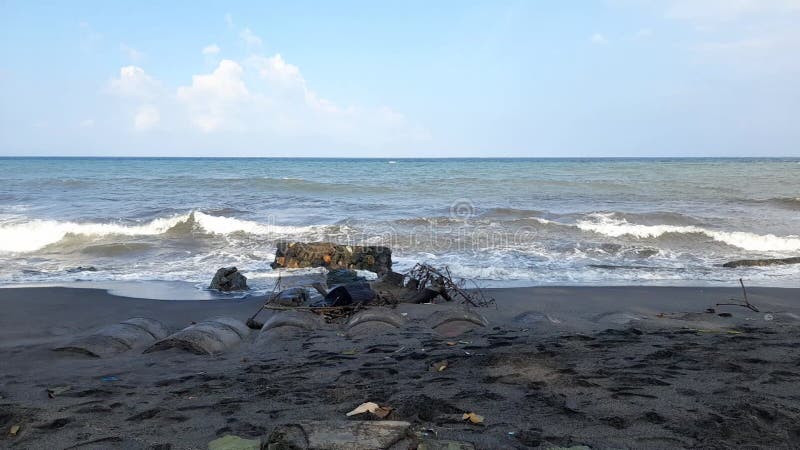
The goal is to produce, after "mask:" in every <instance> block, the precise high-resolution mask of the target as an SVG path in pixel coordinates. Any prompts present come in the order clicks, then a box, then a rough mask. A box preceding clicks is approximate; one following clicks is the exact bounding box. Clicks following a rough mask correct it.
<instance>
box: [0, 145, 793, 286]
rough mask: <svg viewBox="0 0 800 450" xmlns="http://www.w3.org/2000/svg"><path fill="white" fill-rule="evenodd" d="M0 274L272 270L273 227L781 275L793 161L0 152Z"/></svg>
mask: <svg viewBox="0 0 800 450" xmlns="http://www.w3.org/2000/svg"><path fill="white" fill-rule="evenodd" d="M0 168H2V170H0V284H4V285H9V284H19V283H39V282H47V283H51V282H56V283H58V282H69V281H75V280H94V281H108V280H170V281H174V280H181V281H190V282H192V283H196V284H197V285H198V287H201V286H204V285H206V284H207V283H208V281H209V280H210V278H211V276H212V275H213V273H214V271H215V270H216V269H217V268H218V267H221V266H230V265H236V266H238V267H239V268H240V269H241V270H243V271H244V272H245V273H246V274H247V275H248V277H249V278H250V280H251V282H252V284H253V285H254V286H255V287H256V288H260V289H267V288H268V287H269V286H270V285H271V283H272V282H273V281H274V280H275V275H276V274H275V273H274V272H273V271H272V269H270V267H269V263H270V262H272V259H273V257H274V251H275V243H276V242H277V241H279V240H302V241H322V240H324V241H335V242H341V243H350V244H382V245H390V246H391V247H392V249H393V251H394V259H395V266H396V270H399V271H402V270H404V269H407V268H410V267H411V266H412V265H413V264H414V263H416V262H422V261H427V262H429V263H431V264H434V265H448V266H449V267H450V268H451V270H452V271H453V272H454V273H455V274H456V275H461V276H464V277H468V278H473V279H476V280H478V282H479V283H480V284H482V285H491V286H498V285H539V284H563V285H574V284H659V285H661V284H671V285H672V284H682V285H696V284H703V285H705V284H715V285H727V286H735V285H736V280H737V279H738V278H739V277H743V278H745V280H746V282H748V283H750V284H753V285H773V286H795V287H796V286H798V285H800V265H787V266H773V267H763V268H737V269H726V268H722V267H720V265H721V264H722V263H724V262H726V261H729V260H733V259H743V258H772V257H788V256H800V158H782V159H781V158H772V159H713V158H709V159H441V160H436V159H433V160H431V159H427V160H424V159H397V160H389V159H271V158H265V159H251V158H230V159H200V158H198V159H192V158H175V159H167V158H165V159H158V158H0Z"/></svg>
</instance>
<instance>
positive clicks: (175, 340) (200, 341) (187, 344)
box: [144, 317, 250, 355]
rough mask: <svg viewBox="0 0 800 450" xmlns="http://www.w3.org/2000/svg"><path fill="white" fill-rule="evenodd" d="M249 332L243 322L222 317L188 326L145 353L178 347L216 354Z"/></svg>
mask: <svg viewBox="0 0 800 450" xmlns="http://www.w3.org/2000/svg"><path fill="white" fill-rule="evenodd" d="M249 333H250V329H249V328H248V327H247V325H245V324H244V323H243V322H241V321H239V320H236V319H231V318H229V317H220V318H217V319H211V320H206V321H204V322H200V323H198V324H195V325H191V326H189V327H186V328H184V329H182V330H181V331H178V332H177V333H175V334H172V335H170V336H167V337H166V338H165V339H162V340H160V341H158V342H156V343H155V344H153V345H152V346H150V347H149V348H148V349H147V350H145V351H144V353H150V352H157V351H161V350H167V349H171V348H177V349H180V350H185V351H187V352H191V353H194V354H197V355H215V354H218V353H222V352H224V351H226V350H229V349H230V348H232V347H234V346H236V345H238V344H239V343H241V342H242V339H244V338H245V337H247V335H248V334H249Z"/></svg>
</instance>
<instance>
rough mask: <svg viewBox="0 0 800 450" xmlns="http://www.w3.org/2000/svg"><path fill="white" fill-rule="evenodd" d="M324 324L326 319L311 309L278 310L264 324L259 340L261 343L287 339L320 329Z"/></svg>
mask: <svg viewBox="0 0 800 450" xmlns="http://www.w3.org/2000/svg"><path fill="white" fill-rule="evenodd" d="M324 326H325V322H324V320H323V319H322V318H321V317H320V316H318V315H317V314H315V313H313V312H311V311H301V310H287V311H278V312H275V313H274V314H273V315H272V316H271V317H270V318H269V319H267V321H266V322H265V323H264V326H263V327H261V332H260V333H259V335H258V341H259V342H260V343H270V342H274V341H286V340H290V339H291V338H292V337H296V336H297V335H299V334H305V333H308V332H310V331H314V330H319V329H321V328H323V327H324Z"/></svg>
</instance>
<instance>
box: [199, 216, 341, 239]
mask: <svg viewBox="0 0 800 450" xmlns="http://www.w3.org/2000/svg"><path fill="white" fill-rule="evenodd" d="M193 214H194V220H195V223H197V225H198V226H199V227H200V228H202V229H203V230H205V231H207V232H209V233H214V234H231V233H247V234H257V235H298V234H304V233H308V232H314V231H321V230H323V229H324V228H325V227H326V225H307V226H291V225H276V224H274V223H271V221H269V222H268V223H261V222H255V221H252V220H244V219H236V218H234V217H224V216H210V215H208V214H204V213H202V212H199V211H196V212H194V213H193ZM187 218H188V216H187Z"/></svg>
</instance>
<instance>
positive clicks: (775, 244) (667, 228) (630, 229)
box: [575, 213, 800, 252]
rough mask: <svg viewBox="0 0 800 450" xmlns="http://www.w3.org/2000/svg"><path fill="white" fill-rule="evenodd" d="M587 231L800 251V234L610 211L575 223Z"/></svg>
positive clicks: (755, 249) (759, 249)
mask: <svg viewBox="0 0 800 450" xmlns="http://www.w3.org/2000/svg"><path fill="white" fill-rule="evenodd" d="M575 225H576V226H577V227H578V228H580V229H581V230H584V231H593V232H595V233H599V234H603V235H606V236H611V237H620V236H633V237H637V238H657V237H659V236H662V235H664V234H667V233H683V234H691V233H698V234H703V235H706V236H708V237H710V238H712V239H714V240H715V241H718V242H723V243H725V244H728V245H732V246H734V247H739V248H741V249H744V250H749V251H766V252H794V251H798V250H800V237H798V236H793V235H792V236H775V235H774V234H755V233H748V232H745V231H716V230H709V229H707V228H702V227H698V226H694V225H689V226H678V225H640V224H633V223H629V222H628V221H627V220H625V219H615V218H612V217H611V216H610V215H608V214H599V213H598V214H592V215H590V219H589V220H580V221H578V222H577V223H576V224H575Z"/></svg>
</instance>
